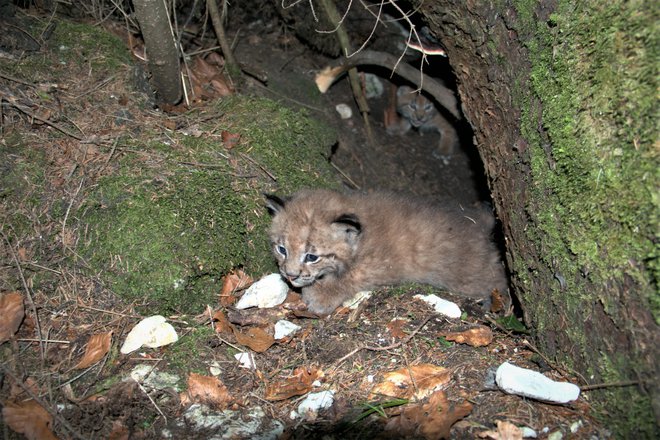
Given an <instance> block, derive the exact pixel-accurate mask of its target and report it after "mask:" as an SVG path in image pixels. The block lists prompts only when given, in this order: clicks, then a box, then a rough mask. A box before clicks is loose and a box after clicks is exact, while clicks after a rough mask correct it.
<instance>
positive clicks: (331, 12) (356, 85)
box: [321, 0, 374, 144]
mask: <svg viewBox="0 0 660 440" xmlns="http://www.w3.org/2000/svg"><path fill="white" fill-rule="evenodd" d="M351 4H352V1H351V2H349V5H348V9H347V10H346V14H348V10H349V9H350V6H351ZM321 6H322V7H323V10H324V11H325V15H326V16H327V17H328V19H329V20H330V22H331V23H333V24H334V25H335V26H337V28H336V29H335V31H336V33H337V41H338V42H339V45H340V46H341V47H342V49H344V53H345V54H347V56H348V54H349V53H350V52H351V51H352V49H351V42H350V39H349V37H348V33H347V32H346V29H344V28H343V27H342V26H341V24H342V21H343V20H344V18H345V17H346V14H344V16H343V17H340V16H339V12H337V6H336V5H335V4H334V2H332V1H331V0H321ZM365 44H366V43H365ZM348 78H349V80H350V83H351V89H352V90H353V97H354V98H355V101H356V102H357V104H358V108H359V109H360V114H362V119H363V120H364V126H365V128H366V129H367V138H368V139H369V143H370V144H373V143H374V137H373V132H372V131H371V123H370V122H369V104H368V103H367V99H366V97H365V96H364V92H363V90H362V85H361V84H360V78H359V77H358V70H357V69H356V68H355V66H350V67H349V69H348Z"/></svg>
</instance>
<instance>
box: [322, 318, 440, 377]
mask: <svg viewBox="0 0 660 440" xmlns="http://www.w3.org/2000/svg"><path fill="white" fill-rule="evenodd" d="M434 316H436V315H429V316H427V317H426V318H425V319H424V320H423V321H422V322H421V324H419V325H418V326H417V327H416V328H415V330H413V331H412V332H411V333H410V334H409V335H408V336H406V337H405V338H404V339H402V340H400V341H399V342H395V343H393V344H390V345H386V346H384V347H381V346H369V345H360V346H358V347H356V348H355V349H353V350H351V351H350V352H349V353H348V354H347V355H345V356H343V357H342V358H340V359H339V360H338V361H335V363H334V365H333V367H332V368H333V370H336V369H337V368H338V367H339V365H341V364H342V363H343V362H344V361H345V360H346V359H348V358H349V357H351V356H353V355H354V354H355V353H357V352H358V351H360V350H369V351H387V350H393V349H395V348H398V347H400V346H401V345H404V344H407V343H408V341H410V340H411V339H412V338H413V337H414V336H415V335H416V334H417V333H418V332H419V331H420V330H421V329H422V328H423V327H424V326H425V325H426V323H428V322H429V321H430V320H431V318H433V317H434Z"/></svg>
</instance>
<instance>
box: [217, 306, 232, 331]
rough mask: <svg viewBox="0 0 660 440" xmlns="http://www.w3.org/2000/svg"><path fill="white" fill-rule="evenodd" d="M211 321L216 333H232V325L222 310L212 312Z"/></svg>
mask: <svg viewBox="0 0 660 440" xmlns="http://www.w3.org/2000/svg"><path fill="white" fill-rule="evenodd" d="M213 322H215V332H216V333H230V334H231V333H233V331H234V326H233V325H231V323H230V322H229V320H228V319H227V317H226V316H225V314H224V312H223V311H222V310H217V311H216V312H215V313H214V314H213Z"/></svg>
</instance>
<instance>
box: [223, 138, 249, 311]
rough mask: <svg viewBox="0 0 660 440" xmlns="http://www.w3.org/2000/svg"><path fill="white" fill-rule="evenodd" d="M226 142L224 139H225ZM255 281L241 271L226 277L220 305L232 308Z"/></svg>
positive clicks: (233, 271)
mask: <svg viewBox="0 0 660 440" xmlns="http://www.w3.org/2000/svg"><path fill="white" fill-rule="evenodd" d="M223 142H224V139H223ZM253 282H254V280H253V279H252V277H250V276H249V275H248V274H246V273H245V272H243V271H242V270H240V269H234V270H232V271H231V272H229V273H228V274H227V275H225V278H224V279H223V281H222V291H221V292H220V305H222V306H230V305H232V304H234V303H235V302H236V296H235V295H234V293H236V292H237V291H239V290H241V289H245V288H246V287H247V286H249V285H250V284H252V283H253Z"/></svg>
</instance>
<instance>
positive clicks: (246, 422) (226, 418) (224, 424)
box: [183, 403, 284, 440]
mask: <svg viewBox="0 0 660 440" xmlns="http://www.w3.org/2000/svg"><path fill="white" fill-rule="evenodd" d="M183 418H184V419H185V420H186V422H187V423H188V424H189V425H192V428H193V429H196V430H198V431H200V435H201V431H204V433H205V435H207V434H208V433H210V432H212V433H213V435H212V436H211V437H208V436H204V437H203V438H208V439H212V440H216V439H217V440H220V439H232V440H238V439H258V440H275V439H277V438H279V437H280V436H281V435H282V433H283V432H284V425H283V424H282V423H281V422H280V421H278V420H275V419H272V418H270V417H269V416H267V415H266V413H265V412H264V410H263V409H262V408H261V407H259V406H256V407H253V408H250V409H249V410H247V411H231V410H224V411H213V410H211V409H210V408H209V407H207V406H206V405H201V404H199V403H195V404H193V405H192V406H191V407H190V408H188V410H187V411H186V412H185V413H184V414H183ZM191 437H196V436H194V435H191Z"/></svg>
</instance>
